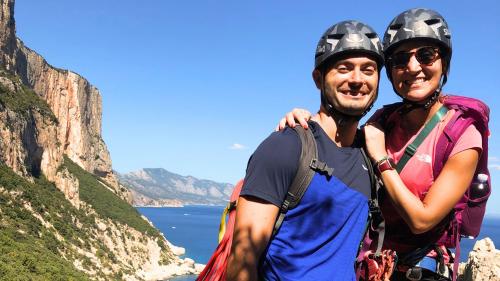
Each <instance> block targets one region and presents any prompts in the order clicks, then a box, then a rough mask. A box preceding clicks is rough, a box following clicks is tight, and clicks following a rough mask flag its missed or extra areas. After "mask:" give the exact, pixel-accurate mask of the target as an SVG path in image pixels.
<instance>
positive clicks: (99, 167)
mask: <svg viewBox="0 0 500 281" xmlns="http://www.w3.org/2000/svg"><path fill="white" fill-rule="evenodd" d="M0 9H1V10H0V172H1V173H2V176H0V202H2V204H0V214H1V216H0V245H9V246H11V247H12V249H13V250H12V251H11V252H3V251H4V250H5V249H4V248H2V255H5V256H10V255H11V254H12V255H13V256H15V255H21V256H24V257H26V258H27V259H28V263H30V264H31V265H32V267H31V268H30V269H29V270H27V271H26V272H23V274H28V276H32V275H29V274H35V275H36V273H37V266H36V265H37V264H39V263H43V262H44V260H36V261H32V260H33V256H34V255H33V254H34V253H30V252H29V251H25V252H21V253H20V249H21V250H22V249H27V248H29V245H35V244H36V245H37V246H38V247H41V248H40V251H41V252H44V251H49V252H50V253H51V254H48V255H49V257H52V258H54V259H55V258H56V257H54V256H53V255H55V256H57V257H58V258H61V257H62V258H63V259H65V260H66V261H69V264H70V265H72V266H73V267H74V268H77V269H78V270H80V271H81V272H84V273H85V274H86V275H87V276H88V277H90V278H92V279H99V280H112V279H113V280H114V279H125V280H158V279H164V278H168V277H169V276H171V275H175V274H185V273H196V272H197V270H198V271H199V269H200V268H199V266H198V265H195V264H194V262H193V261H192V260H189V259H180V258H179V257H178V255H179V254H181V253H182V251H180V250H179V249H178V248H177V247H175V246H172V245H170V244H169V243H168V241H166V240H165V238H164V237H163V236H162V235H161V234H160V233H159V232H158V231H157V230H155V229H154V228H153V227H152V226H150V225H148V224H147V222H145V218H144V219H142V218H141V217H140V215H139V214H138V213H137V211H136V210H135V209H134V208H132V207H131V206H130V205H129V204H128V203H127V202H131V195H130V192H129V191H128V190H127V189H126V188H124V187H123V186H122V185H120V184H119V183H118V181H117V179H116V176H115V174H114V173H113V171H112V169H111V159H110V156H109V152H108V150H107V148H106V145H105V144H104V142H103V140H102V137H101V113H102V108H101V96H100V94H99V91H98V90H97V89H96V88H95V87H94V86H92V85H91V84H90V83H89V82H88V81H87V80H85V79H84V78H83V77H81V76H80V75H78V74H76V73H74V72H71V71H67V70H61V69H57V68H55V67H52V66H50V65H49V64H48V63H47V62H46V61H45V60H44V59H43V58H42V57H41V56H40V55H38V54H37V53H35V52H34V51H32V50H31V49H29V48H27V47H26V46H24V44H23V43H22V41H21V40H19V39H18V38H16V36H15V22H14V17H13V16H14V14H13V10H14V0H0ZM12 171H13V172H15V173H12ZM47 180H48V181H47ZM54 186H55V188H57V189H59V191H61V193H59V192H58V191H57V190H56V189H55V188H53V187H54ZM103 198H105V199H103ZM65 199H66V200H67V201H68V202H66V200H65ZM124 200H125V201H127V202H125V201H124ZM23 243H25V244H23ZM5 261H7V262H8V264H7V266H5V264H2V266H3V267H2V269H12V268H14V270H13V271H12V272H13V273H12V274H16V272H17V270H19V269H25V267H24V263H25V262H24V261H21V263H22V267H21V268H16V267H15V266H14V265H16V266H17V264H16V262H17V261H16V260H15V259H14V258H13V259H4V260H2V261H1V262H5ZM9 263H10V264H9ZM56 264H57V263H56ZM47 268H51V266H48V265H47ZM46 273H47V272H46ZM57 273H58V272H51V273H50V274H56V275H55V276H56V277H57V278H59V279H60V278H61V276H58V275H57ZM59 273H60V272H59ZM47 274H48V273H47ZM80 274H81V273H80ZM63 275H64V274H63ZM14 276H15V275H14ZM118 277H119V278H118ZM30 278H31V277H29V278H28V279H30ZM40 278H42V277H40ZM42 279H44V278H42ZM51 279H52V278H49V279H47V280H51Z"/></svg>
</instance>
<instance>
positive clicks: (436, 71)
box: [389, 41, 443, 101]
mask: <svg viewBox="0 0 500 281" xmlns="http://www.w3.org/2000/svg"><path fill="white" fill-rule="evenodd" d="M389 60H390V67H391V74H392V85H393V86H394V88H395V89H396V91H397V92H398V94H399V95H400V96H402V97H403V98H406V99H408V100H410V101H421V100H424V99H425V98H427V97H429V96H430V95H432V94H433V93H434V91H435V90H436V89H437V88H438V87H439V81H440V79H441V75H442V74H443V63H442V60H441V55H440V51H439V48H438V46H437V45H435V44H432V43H429V42H421V41H420V42H419V41H410V42H407V43H403V44H402V45H401V46H399V47H398V48H396V50H394V52H393V53H392V55H391V56H390V57H389Z"/></svg>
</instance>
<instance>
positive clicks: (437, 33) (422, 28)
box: [383, 8, 452, 108]
mask: <svg viewBox="0 0 500 281" xmlns="http://www.w3.org/2000/svg"><path fill="white" fill-rule="evenodd" d="M411 40H423V41H428V42H431V43H435V44H437V45H438V46H439V47H440V54H441V59H442V60H443V62H444V64H443V66H444V67H446V69H443V75H442V77H441V82H440V85H439V87H438V89H437V90H436V91H435V92H434V94H433V95H431V96H430V97H429V98H427V101H426V102H425V103H424V104H420V103H415V102H410V101H408V100H405V99H403V102H405V103H408V104H413V107H412V108H416V107H421V106H423V107H424V108H429V107H430V106H431V105H432V104H434V102H435V101H436V99H437V97H438V96H439V94H440V92H441V88H442V87H443V85H444V84H445V83H446V81H447V80H448V74H449V72H450V63H451V53H452V47H451V33H450V30H449V28H448V23H446V21H445V19H444V18H443V16H441V15H440V14H439V13H438V12H436V11H433V10H431V9H425V8H416V9H410V10H407V11H404V12H402V13H401V14H399V15H397V16H396V17H395V18H394V19H393V20H392V21H391V23H390V24H389V26H388V27H387V30H386V31H385V34H384V39H383V46H384V55H385V57H386V58H389V57H390V56H391V54H392V53H393V52H394V50H395V49H396V48H397V47H398V46H399V45H401V44H402V43H404V42H408V41H411ZM386 62H387V63H388V64H390V60H386ZM386 72H387V76H388V77H389V80H391V81H392V75H391V66H390V65H386Z"/></svg>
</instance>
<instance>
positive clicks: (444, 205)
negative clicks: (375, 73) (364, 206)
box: [280, 9, 482, 280]
mask: <svg viewBox="0 0 500 281" xmlns="http://www.w3.org/2000/svg"><path fill="white" fill-rule="evenodd" d="M450 38H451V36H450V33H449V31H448V27H447V23H446V21H445V20H444V18H443V17H442V16H441V15H440V14H438V13H437V12H435V11H432V10H428V9H411V10H408V11H405V12H403V13H401V14H400V15H398V16H397V17H396V18H394V19H393V21H392V22H391V23H390V24H389V26H388V28H387V30H386V32H385V36H384V40H383V41H384V42H383V45H384V54H385V57H386V71H387V74H388V77H389V80H390V81H391V82H392V86H393V89H394V91H395V92H396V93H397V94H398V95H399V96H401V97H402V98H403V103H402V104H400V106H397V107H396V108H393V109H392V110H391V113H388V112H387V111H388V110H387V109H386V110H384V113H382V110H379V111H378V112H377V113H375V116H377V117H375V118H372V119H370V121H369V122H368V123H367V124H366V125H365V126H364V133H365V138H366V147H367V152H368V154H369V156H370V158H371V160H372V161H373V162H374V163H375V167H376V168H378V170H379V173H380V174H379V176H380V178H381V179H382V181H383V184H384V186H385V193H386V195H387V196H385V197H384V198H382V200H381V201H382V203H381V209H382V213H383V215H384V218H385V221H386V234H385V239H384V246H383V247H384V248H386V249H392V250H395V251H396V252H397V255H398V257H399V260H400V262H398V267H397V269H396V271H395V273H394V274H393V277H392V278H391V279H392V280H449V279H451V273H450V271H449V270H448V268H443V267H439V266H437V265H436V264H439V263H441V264H442V263H443V262H444V263H445V264H447V265H449V262H450V254H449V251H447V249H446V247H445V246H444V243H442V242H440V241H439V240H440V237H441V236H442V234H443V232H444V231H446V230H445V227H446V225H447V223H448V220H447V219H446V218H447V216H448V215H449V214H450V212H451V211H452V209H453V207H454V206H455V204H456V203H457V202H458V201H459V200H460V199H461V198H462V196H463V195H464V193H465V192H466V190H467V188H468V187H469V185H470V182H471V181H472V178H473V176H474V174H475V170H476V166H477V164H478V160H479V158H480V154H481V152H482V137H481V134H480V133H479V131H478V130H477V129H476V127H475V126H474V125H470V126H469V127H468V128H467V129H466V130H465V132H464V133H463V134H462V136H461V137H460V139H459V141H458V142H457V143H456V145H455V146H454V148H453V150H452V151H451V153H450V156H449V157H448V159H447V161H446V162H445V164H444V166H443V168H442V170H441V172H440V173H439V175H438V176H437V177H435V176H434V175H433V164H435V163H433V159H434V158H433V156H434V154H435V152H436V151H435V148H436V143H437V140H438V138H439V136H440V135H441V133H442V131H443V129H444V127H445V126H446V124H447V123H448V122H449V120H450V118H452V116H453V115H454V113H455V110H453V109H450V110H448V111H446V108H445V107H443V101H444V99H445V97H444V95H442V93H441V88H442V86H443V85H444V84H445V83H446V80H447V75H448V72H449V66H450V61H451V53H452V48H451V40H450ZM308 115H309V113H308V112H305V111H304V110H301V109H295V110H294V111H293V112H291V113H289V114H287V116H286V117H285V118H284V119H283V120H282V121H281V122H280V126H281V127H282V126H283V124H284V123H285V122H288V123H289V124H290V125H292V126H294V125H295V122H294V121H293V120H294V118H296V119H297V120H299V122H300V123H301V124H306V123H305V120H306V119H308V118H309V116H308ZM380 116H384V118H383V119H384V120H386V121H387V122H386V123H385V124H384V127H383V128H382V124H379V122H377V121H378V120H379V117H380ZM434 121H435V123H436V124H435V127H433V128H432V127H429V126H430V125H427V124H429V123H431V124H432V123H434ZM388 124H390V126H389V125H388ZM426 125H427V128H426V129H425V130H428V131H429V130H430V131H429V133H428V135H427V136H426V137H425V138H424V139H423V142H422V143H421V144H420V145H419V146H418V147H417V149H416V153H415V155H414V156H413V157H410V158H409V159H404V161H407V162H406V165H404V167H398V168H399V169H400V172H399V173H398V171H397V170H396V169H395V168H396V167H395V165H394V164H393V163H394V162H395V163H398V164H400V165H401V166H403V165H402V163H403V162H404V161H403V159H402V158H404V157H406V156H404V155H405V149H406V148H407V147H408V145H409V144H412V143H413V142H414V140H415V139H416V138H418V135H419V134H420V132H421V131H425V130H423V129H424V127H426ZM387 126H389V127H390V128H388V127H387ZM424 260H425V261H426V262H429V261H428V260H430V262H431V263H432V262H434V265H433V266H431V267H430V268H431V270H430V271H428V270H424V271H420V272H418V270H417V271H412V270H413V269H415V268H413V266H414V265H415V264H416V263H417V262H422V264H419V266H421V267H423V268H425V266H424V265H423V261H424ZM436 268H437V269H436ZM416 269H418V267H416ZM433 271H434V272H433ZM419 274H420V276H419ZM418 277H420V278H421V279H417V278H418ZM408 278H410V279H408Z"/></svg>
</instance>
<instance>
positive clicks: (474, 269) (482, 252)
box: [458, 238, 500, 281]
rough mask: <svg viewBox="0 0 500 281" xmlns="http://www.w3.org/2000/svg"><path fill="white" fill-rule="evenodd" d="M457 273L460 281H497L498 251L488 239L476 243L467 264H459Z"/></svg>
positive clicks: (499, 271) (499, 263) (499, 256)
mask: <svg viewBox="0 0 500 281" xmlns="http://www.w3.org/2000/svg"><path fill="white" fill-rule="evenodd" d="M458 272H459V279H458V280H461V281H479V280H481V281H499V280H500V250H497V249H496V248H495V245H494V244H493V241H491V239H490V238H484V239H482V240H479V241H477V242H476V244H475V245H474V248H473V249H472V251H471V252H470V253H469V257H468V259H467V263H462V264H460V268H459V270H458Z"/></svg>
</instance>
